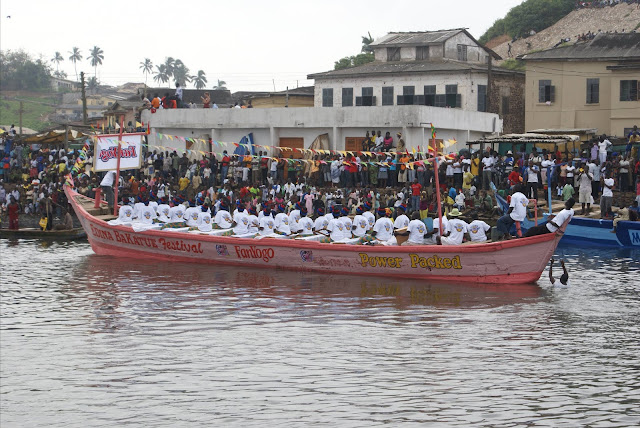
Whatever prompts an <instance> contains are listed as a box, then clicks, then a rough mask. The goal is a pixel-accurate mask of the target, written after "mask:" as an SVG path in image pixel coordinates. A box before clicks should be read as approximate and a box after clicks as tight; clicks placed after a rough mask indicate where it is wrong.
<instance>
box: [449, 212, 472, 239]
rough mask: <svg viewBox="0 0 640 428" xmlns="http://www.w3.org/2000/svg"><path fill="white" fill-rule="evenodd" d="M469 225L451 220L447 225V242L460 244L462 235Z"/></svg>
mask: <svg viewBox="0 0 640 428" xmlns="http://www.w3.org/2000/svg"><path fill="white" fill-rule="evenodd" d="M468 227H469V225H468V224H467V223H466V222H464V221H463V220H460V219H457V218H452V219H451V220H449V222H448V223H447V232H449V236H448V238H449V239H448V241H449V243H450V244H455V245H459V244H462V239H463V238H464V234H465V233H466V232H467V228H468Z"/></svg>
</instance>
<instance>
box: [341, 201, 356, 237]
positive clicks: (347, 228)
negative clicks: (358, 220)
mask: <svg viewBox="0 0 640 428" xmlns="http://www.w3.org/2000/svg"><path fill="white" fill-rule="evenodd" d="M340 222H341V223H342V225H343V226H344V230H343V231H342V239H350V238H351V228H352V226H353V221H351V218H350V217H349V209H348V208H347V207H344V206H343V207H342V208H341V209H340Z"/></svg>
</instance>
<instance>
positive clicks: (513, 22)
mask: <svg viewBox="0 0 640 428" xmlns="http://www.w3.org/2000/svg"><path fill="white" fill-rule="evenodd" d="M574 6H575V1H574V0H526V1H524V2H522V4H520V5H518V6H516V7H514V8H512V9H511V10H510V11H509V12H508V13H507V15H506V16H505V17H504V18H501V19H498V20H497V21H495V22H494V23H493V25H492V26H491V27H490V28H489V29H488V30H487V31H486V32H485V33H484V34H483V35H482V36H481V37H480V39H479V41H480V43H487V42H488V41H489V40H491V39H493V38H494V37H498V36H501V35H503V34H508V35H509V36H511V37H522V36H524V35H528V34H529V32H530V31H531V30H534V31H536V32H538V31H540V30H544V29H545V28H547V27H550V26H552V25H553V24H555V23H556V22H558V21H559V20H560V19H562V18H564V17H565V16H566V15H567V14H569V13H570V12H571V11H572V10H573V8H574Z"/></svg>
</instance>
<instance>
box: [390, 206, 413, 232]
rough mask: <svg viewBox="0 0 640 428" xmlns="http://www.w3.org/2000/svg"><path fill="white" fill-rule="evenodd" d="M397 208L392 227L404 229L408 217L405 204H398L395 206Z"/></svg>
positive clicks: (407, 223) (407, 222)
mask: <svg viewBox="0 0 640 428" xmlns="http://www.w3.org/2000/svg"><path fill="white" fill-rule="evenodd" d="M396 209H397V210H398V217H396V220H395V221H394V222H393V228H394V229H404V228H405V227H407V226H409V217H407V215H406V214H405V213H406V212H407V206H406V205H405V204H400V205H398V206H397V207H396Z"/></svg>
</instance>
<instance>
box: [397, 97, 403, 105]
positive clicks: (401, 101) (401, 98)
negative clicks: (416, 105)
mask: <svg viewBox="0 0 640 428" xmlns="http://www.w3.org/2000/svg"><path fill="white" fill-rule="evenodd" d="M396 104H397V105H399V106H403V105H404V95H398V97H397V100H396Z"/></svg>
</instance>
